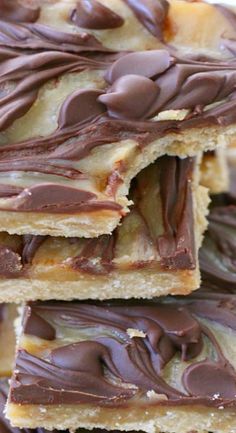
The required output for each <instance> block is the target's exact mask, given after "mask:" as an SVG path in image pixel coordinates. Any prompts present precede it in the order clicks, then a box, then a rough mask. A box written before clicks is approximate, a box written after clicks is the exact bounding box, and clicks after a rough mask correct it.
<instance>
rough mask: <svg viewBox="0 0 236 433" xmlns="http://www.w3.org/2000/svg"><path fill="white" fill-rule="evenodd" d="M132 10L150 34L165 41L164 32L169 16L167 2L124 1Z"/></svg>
mask: <svg viewBox="0 0 236 433" xmlns="http://www.w3.org/2000/svg"><path fill="white" fill-rule="evenodd" d="M124 1H125V2H126V3H127V4H128V5H129V7H130V8H131V9H132V11H133V12H134V14H135V15H136V17H137V18H138V20H139V21H140V22H141V23H142V24H143V25H144V27H146V28H147V29H148V30H149V32H150V33H152V34H153V35H154V36H156V37H157V38H159V39H161V40H162V39H163V30H164V24H165V20H166V17H167V15H168V10H169V3H168V1H167V0H124Z"/></svg>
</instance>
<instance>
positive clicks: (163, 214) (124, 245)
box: [0, 156, 209, 302]
mask: <svg viewBox="0 0 236 433" xmlns="http://www.w3.org/2000/svg"><path fill="white" fill-rule="evenodd" d="M198 176H199V175H198V168H197V165H196V162H195V161H194V159H193V158H185V159H180V158H177V157H170V156H163V157H161V158H159V159H158V160H157V161H156V162H155V163H154V164H153V165H150V166H149V167H147V168H146V169H144V170H143V171H142V172H141V173H140V174H139V175H138V176H137V177H136V178H135V179H134V181H133V184H132V187H131V193H130V200H132V202H133V203H134V204H133V206H132V208H131V211H130V213H129V214H128V215H127V216H126V217H124V219H123V220H122V223H121V225H120V226H119V227H118V228H117V229H116V230H115V231H114V232H113V234H112V235H103V236H100V237H98V238H96V239H84V238H68V239H63V238H59V237H58V238H51V237H46V236H44V237H43V236H29V235H28V236H13V235H8V234H6V233H2V234H0V257H1V262H0V275H1V279H0V300H8V301H11V300H12V301H14V302H24V301H27V300H37V299H41V300H46V299H63V300H69V299H86V298H90V299H91V298H93V299H109V298H131V297H137V298H140V297H146V298H151V297H153V296H160V295H167V294H170V293H171V294H176V293H177V294H187V293H189V292H191V291H193V290H195V289H197V288H198V287H199V285H200V275H199V266H198V256H197V254H198V249H199V246H200V244H201V241H202V234H203V232H204V229H205V228H206V218H205V216H206V214H207V206H208V202H209V199H208V193H207V190H206V189H205V188H204V187H202V186H200V185H199V183H198ZM127 288H128V289H127Z"/></svg>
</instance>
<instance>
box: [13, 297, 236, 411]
mask: <svg viewBox="0 0 236 433" xmlns="http://www.w3.org/2000/svg"><path fill="white" fill-rule="evenodd" d="M32 313H33V314H32ZM35 314H36V315H37V316H39V317H42V318H43V319H44V321H45V323H44V327H43V329H44V332H43V333H42V328H41V327H40V326H39V327H38V335H39V336H40V338H44V339H45V340H47V338H48V331H47V326H46V324H47V323H48V326H49V327H51V326H53V327H54V329H55V331H56V333H57V330H58V329H59V328H60V327H63V329H68V330H70V331H72V330H73V332H74V339H73V343H70V344H66V345H63V344H62V345H60V346H59V347H58V348H56V349H51V350H50V351H49V352H48V353H47V354H46V355H45V356H43V357H42V358H39V357H38V356H35V355H32V354H30V353H28V352H27V351H25V350H23V349H21V348H19V350H18V354H17V360H16V369H15V373H14V377H13V380H12V386H11V393H10V401H11V402H14V403H19V404H45V405H46V404H52V405H54V404H83V403H89V404H98V405H106V406H117V405H125V404H130V403H132V399H133V398H135V400H136V399H137V398H138V399H139V400H140V401H139V403H141V404H142V403H143V404H145V405H147V404H149V403H151V404H156V405H188V404H190V405H191V404H196V405H202V406H211V407H219V406H222V405H223V406H224V407H235V406H236V398H235V394H236V372H235V370H234V368H233V366H232V365H231V364H230V361H229V360H227V359H226V357H225V356H224V354H223V351H222V348H221V346H220V342H219V341H218V339H217V337H216V336H215V334H214V333H213V332H212V330H211V324H212V325H214V323H218V324H221V325H222V326H225V327H226V330H227V327H229V328H230V329H232V330H236V297H235V296H234V295H225V294H224V295H222V296H221V295H220V294H216V295H215V296H214V295H212V296H209V298H207V297H206V296H205V297H204V296H203V297H202V298H201V295H200V294H198V295H197V296H196V297H194V296H193V297H191V296H190V297H187V298H166V299H162V300H160V301H152V302H151V301H150V302H147V301H141V302H138V301H136V302H135V301H134V302H130V303H128V304H127V303H124V302H122V301H120V302H119V301H118V302H109V303H108V302H106V303H99V302H98V303H94V302H91V303H82V302H81V303H79V302H71V303H66V302H53V301H52V302H46V303H39V302H38V303H33V304H30V305H29V306H28V307H26V311H25V317H26V320H25V327H27V328H28V329H30V328H32V327H33V328H34V335H37V332H35V331H36V329H37V327H34V326H33V323H32V322H34V320H35ZM201 319H207V321H208V322H204V324H203V323H202V321H201ZM27 328H26V329H27ZM127 329H137V330H139V331H142V333H143V336H142V337H133V338H132V337H130V335H129V333H128V332H127ZM80 330H81V331H82V332H84V331H86V333H87V337H86V339H83V341H81V340H80ZM28 332H29V333H30V331H28ZM76 333H78V340H77V341H76ZM203 337H204V339H203ZM205 344H210V345H212V347H213V349H214V350H213V351H214V354H212V355H209V356H208V358H207V359H201V358H198V356H199V355H201V353H202V350H203V345H205ZM176 356H177V357H178V358H179V362H188V364H187V365H185V368H184V371H183V374H182V379H181V380H182V387H178V386H177V385H175V386H174V385H171V384H169V383H168V381H167V380H165V378H164V377H165V376H164V375H163V373H164V370H165V367H167V366H168V365H169V363H170V362H171V360H173V358H174V357H176ZM199 377H204V381H199ZM26 379H27V386H25V385H24V383H25V380H26ZM125 384H126V385H127V384H129V386H128V387H127V386H124V385H125ZM58 389H60V390H61V389H63V391H60V392H58ZM150 390H153V391H154V392H155V393H157V394H161V395H162V397H163V395H164V396H165V398H164V399H163V398H160V400H155V402H149V403H148V398H147V397H146V393H147V392H148V391H150Z"/></svg>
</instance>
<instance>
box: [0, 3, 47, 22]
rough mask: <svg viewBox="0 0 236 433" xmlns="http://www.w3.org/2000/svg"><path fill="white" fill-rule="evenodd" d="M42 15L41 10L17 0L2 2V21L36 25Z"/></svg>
mask: <svg viewBox="0 0 236 433" xmlns="http://www.w3.org/2000/svg"><path fill="white" fill-rule="evenodd" d="M39 15H40V8H30V7H26V6H23V5H22V4H19V3H18V2H17V0H0V19H1V20H9V21H13V22H24V23H34V22H35V21H37V19H38V18H39Z"/></svg>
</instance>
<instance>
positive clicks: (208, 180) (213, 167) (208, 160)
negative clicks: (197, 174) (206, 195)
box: [200, 146, 230, 194]
mask: <svg viewBox="0 0 236 433" xmlns="http://www.w3.org/2000/svg"><path fill="white" fill-rule="evenodd" d="M227 153H228V149H226V148H225V147H224V146H222V147H218V149H216V150H215V151H212V152H206V153H204V154H203V158H202V162H201V166H200V171H201V185H204V186H205V187H206V188H208V189H209V192H210V194H221V193H224V192H227V191H228V190H229V185H230V179H229V167H228V161H227Z"/></svg>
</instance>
